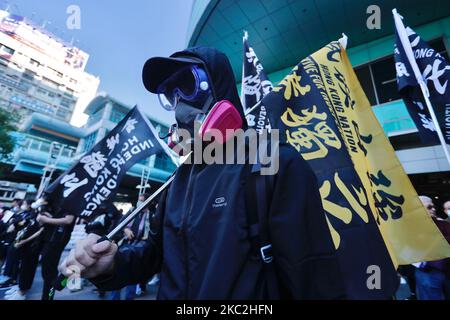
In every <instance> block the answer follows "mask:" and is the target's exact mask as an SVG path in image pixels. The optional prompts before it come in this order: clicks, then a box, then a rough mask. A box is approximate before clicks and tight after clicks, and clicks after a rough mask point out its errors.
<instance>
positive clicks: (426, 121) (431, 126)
mask: <svg viewBox="0 0 450 320" xmlns="http://www.w3.org/2000/svg"><path fill="white" fill-rule="evenodd" d="M419 117H420V121H422V126H423V127H424V128H425V129H428V130H430V131H436V127H435V126H434V123H433V121H432V120H431V119H429V118H427V116H426V115H424V114H423V113H419Z"/></svg>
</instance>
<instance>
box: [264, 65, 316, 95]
mask: <svg viewBox="0 0 450 320" xmlns="http://www.w3.org/2000/svg"><path fill="white" fill-rule="evenodd" d="M297 70H298V66H296V67H295V68H294V69H293V71H292V73H291V74H289V75H288V76H287V77H286V78H284V79H283V80H281V82H280V83H279V84H278V86H276V87H275V88H273V89H272V91H274V92H278V91H281V90H282V89H283V86H284V89H285V90H284V98H285V99H286V100H290V99H291V97H292V93H293V94H294V96H295V97H298V96H299V95H302V96H304V95H305V94H307V93H308V92H309V91H310V90H311V86H310V85H309V84H307V85H305V86H302V85H301V84H300V80H301V76H300V75H298V74H297Z"/></svg>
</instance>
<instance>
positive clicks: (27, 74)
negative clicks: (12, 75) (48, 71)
mask: <svg viewBox="0 0 450 320" xmlns="http://www.w3.org/2000/svg"><path fill="white" fill-rule="evenodd" d="M36 75H37V74H36V72H33V71H31V70H28V69H26V70H25V72H24V73H23V74H22V77H23V78H25V79H27V80H31V81H32V80H33V79H34V78H35V77H36Z"/></svg>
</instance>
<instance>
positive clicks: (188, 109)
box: [158, 66, 242, 153]
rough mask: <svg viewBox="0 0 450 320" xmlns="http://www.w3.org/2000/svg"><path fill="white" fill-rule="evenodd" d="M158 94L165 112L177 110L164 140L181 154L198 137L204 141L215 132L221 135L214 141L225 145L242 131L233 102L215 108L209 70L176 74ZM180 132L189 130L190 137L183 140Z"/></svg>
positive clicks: (240, 120)
mask: <svg viewBox="0 0 450 320" xmlns="http://www.w3.org/2000/svg"><path fill="white" fill-rule="evenodd" d="M158 92H159V94H158V97H159V101H160V103H161V105H162V106H163V108H164V109H166V110H175V119H176V121H177V124H175V125H172V127H171V128H170V131H169V133H168V135H166V136H165V137H161V138H166V137H168V138H169V143H168V145H169V147H170V148H172V149H175V147H176V146H178V147H179V148H178V152H179V153H181V152H182V151H183V150H190V147H189V144H192V143H193V142H194V139H196V138H197V139H201V140H202V141H204V138H205V136H207V135H208V134H210V133H212V131H214V130H218V131H219V132H220V135H218V136H217V135H214V137H215V142H217V143H220V144H224V143H225V142H226V141H228V140H229V139H230V138H231V137H232V136H233V135H234V131H235V130H237V129H240V128H242V118H241V116H240V114H239V112H238V110H237V109H236V108H235V107H234V105H233V104H232V103H231V102H229V101H227V100H222V101H219V102H217V103H215V104H214V105H213V103H214V101H215V100H216V99H215V97H214V96H215V94H214V92H213V88H212V86H211V85H210V82H209V80H208V76H207V73H206V71H204V70H203V69H202V68H200V67H198V66H190V67H185V68H183V69H182V70H180V71H178V72H176V73H175V74H174V75H172V76H171V77H170V78H169V79H167V80H166V81H164V82H163V83H162V84H161V85H160V86H159V88H158ZM179 129H184V130H186V131H187V132H188V133H189V137H190V138H189V139H187V140H186V139H184V138H185V136H183V137H181V136H180V134H179V133H180V132H179ZM227 129H228V131H227ZM230 129H231V130H230ZM182 138H183V139H182Z"/></svg>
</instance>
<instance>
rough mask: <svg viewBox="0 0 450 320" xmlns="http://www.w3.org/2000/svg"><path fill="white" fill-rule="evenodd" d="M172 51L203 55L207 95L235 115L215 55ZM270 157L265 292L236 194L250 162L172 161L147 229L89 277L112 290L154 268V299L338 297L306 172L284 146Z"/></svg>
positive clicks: (228, 80)
mask: <svg viewBox="0 0 450 320" xmlns="http://www.w3.org/2000/svg"><path fill="white" fill-rule="evenodd" d="M177 55H184V56H186V55H191V56H194V57H197V58H200V59H201V60H202V61H204V63H205V65H206V67H207V68H208V72H209V76H210V77H211V78H212V82H213V85H214V89H215V94H216V97H217V99H218V100H222V99H227V100H229V101H231V102H232V103H233V104H234V106H235V107H236V108H237V109H238V110H239V112H240V113H241V115H242V118H243V119H245V117H244V113H243V110H242V106H241V103H240V100H239V96H238V93H237V90H236V84H235V78H234V75H233V71H232V68H231V65H230V63H229V61H228V59H227V57H226V56H225V55H224V54H223V53H220V52H218V51H216V50H214V49H210V48H200V47H198V48H193V49H189V50H186V51H183V52H180V53H177V54H175V55H174V56H177ZM279 161H280V164H279V171H278V174H277V175H276V176H275V177H274V179H273V184H274V185H273V186H272V187H271V190H272V198H271V199H269V200H270V201H269V203H270V205H269V212H268V217H269V228H268V229H269V230H268V234H269V236H270V240H271V242H272V245H273V256H274V259H273V264H274V265H273V266H274V269H275V273H276V278H277V282H278V287H279V292H278V293H277V294H273V293H269V292H268V287H267V281H266V280H267V269H266V268H265V265H264V262H263V261H262V259H261V257H260V256H255V250H252V249H253V248H252V245H251V241H250V230H249V221H248V213H247V212H246V207H248V206H249V205H253V204H251V203H249V199H248V197H247V196H246V192H244V190H246V185H247V184H248V183H249V173H250V168H251V165H250V164H244V165H238V164H235V165H220V164H213V165H206V164H201V165H199V164H192V165H182V166H181V167H180V168H178V170H177V172H176V177H175V179H174V181H173V182H172V184H171V186H170V187H169V188H168V190H167V191H166V192H165V193H164V194H163V195H162V197H161V200H160V203H159V206H158V212H157V213H156V217H157V219H156V220H155V221H157V223H156V224H153V225H152V230H153V232H152V236H151V237H150V238H149V240H148V241H147V242H146V243H145V244H144V243H141V244H139V245H137V246H128V247H127V246H125V247H122V248H120V249H119V252H118V254H117V255H116V258H115V269H114V270H115V271H114V273H113V275H111V276H109V277H107V278H104V277H103V278H102V279H100V278H98V279H95V280H94V281H93V282H94V283H95V284H96V285H97V286H98V287H99V288H100V289H102V290H113V289H118V288H121V287H124V286H125V285H128V284H132V283H139V282H141V281H143V280H146V279H149V278H151V276H152V275H154V274H155V273H160V276H161V278H160V279H161V285H160V290H159V293H158V298H159V299H264V298H268V297H274V296H277V295H279V296H280V297H282V298H294V299H337V298H343V297H344V295H345V294H344V288H343V285H342V281H341V277H340V272H339V267H338V263H337V260H336V257H335V254H334V249H333V244H332V240H331V236H330V232H329V230H328V226H327V222H326V220H325V214H324V211H323V208H322V204H321V199H320V194H319V188H318V185H317V181H316V177H315V175H314V173H313V172H312V170H311V168H310V167H309V166H308V164H307V163H306V161H304V160H303V159H302V158H301V157H300V156H299V154H298V153H297V152H296V151H295V150H294V149H293V148H292V147H290V146H288V145H281V146H280V159H279ZM217 199H220V201H219V202H220V205H216V204H217V203H218V202H217Z"/></svg>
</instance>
